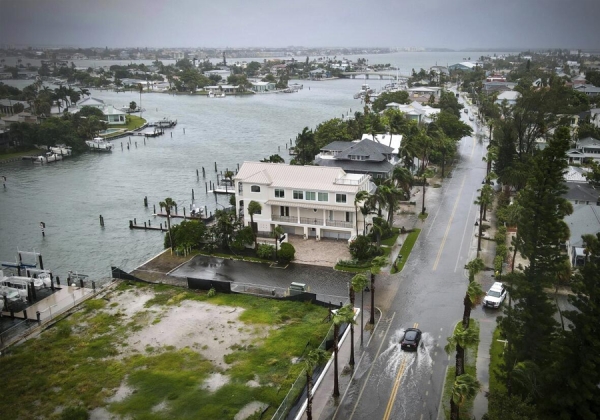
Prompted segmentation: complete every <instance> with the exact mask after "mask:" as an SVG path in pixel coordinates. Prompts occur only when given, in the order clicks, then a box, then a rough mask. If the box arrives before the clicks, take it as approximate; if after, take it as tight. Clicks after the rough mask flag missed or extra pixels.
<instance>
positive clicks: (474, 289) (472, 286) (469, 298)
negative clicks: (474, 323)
mask: <svg viewBox="0 0 600 420" xmlns="http://www.w3.org/2000/svg"><path fill="white" fill-rule="evenodd" d="M483 268H484V265H483V260H481V258H476V259H474V260H472V261H470V262H469V263H468V264H467V269H468V270H469V285H468V286H467V292H466V293H465V297H464V299H463V304H464V307H465V308H464V311H463V321H462V325H463V328H469V323H470V320H471V310H472V309H473V308H474V307H475V305H477V304H479V303H480V302H481V298H482V297H483V295H484V293H483V290H482V289H481V285H480V284H479V283H477V282H476V281H475V275H476V274H477V273H478V272H479V271H481V270H483Z"/></svg>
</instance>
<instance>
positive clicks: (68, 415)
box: [60, 407, 90, 420]
mask: <svg viewBox="0 0 600 420" xmlns="http://www.w3.org/2000/svg"><path fill="white" fill-rule="evenodd" d="M60 418H61V420H87V419H89V418H90V415H89V413H88V411H87V410H86V409H85V408H83V407H67V408H65V409H64V410H63V412H62V413H61V414H60Z"/></svg>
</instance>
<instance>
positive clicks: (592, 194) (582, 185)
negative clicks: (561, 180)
mask: <svg viewBox="0 0 600 420" xmlns="http://www.w3.org/2000/svg"><path fill="white" fill-rule="evenodd" d="M586 181H587V180H586ZM565 186H566V187H567V192H566V193H564V194H563V198H564V199H566V200H567V201H569V202H570V203H571V204H572V205H573V209H578V208H579V207H582V206H596V207H598V206H600V191H599V190H597V189H596V188H594V187H593V186H591V185H590V184H588V183H587V182H579V181H567V182H565Z"/></svg>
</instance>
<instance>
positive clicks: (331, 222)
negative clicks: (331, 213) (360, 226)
mask: <svg viewBox="0 0 600 420" xmlns="http://www.w3.org/2000/svg"><path fill="white" fill-rule="evenodd" d="M325 225H326V226H331V227H341V228H350V229H352V228H354V223H352V222H344V221H342V220H326V221H325Z"/></svg>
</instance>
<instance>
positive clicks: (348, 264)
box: [337, 260, 371, 270]
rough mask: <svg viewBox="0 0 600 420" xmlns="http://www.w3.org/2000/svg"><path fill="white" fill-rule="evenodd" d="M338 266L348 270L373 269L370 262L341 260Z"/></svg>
mask: <svg viewBox="0 0 600 420" xmlns="http://www.w3.org/2000/svg"><path fill="white" fill-rule="evenodd" d="M337 265H338V266H340V267H347V268H364V269H365V270H368V269H370V268H371V262H370V261H367V262H365V261H358V260H339V261H338V263H337Z"/></svg>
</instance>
